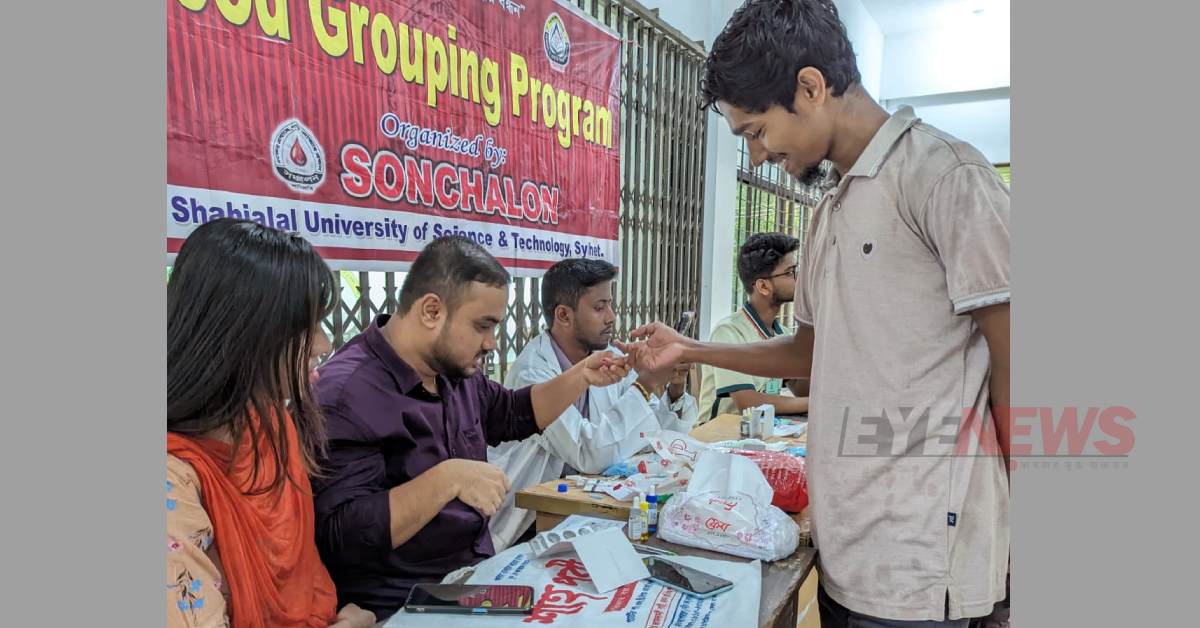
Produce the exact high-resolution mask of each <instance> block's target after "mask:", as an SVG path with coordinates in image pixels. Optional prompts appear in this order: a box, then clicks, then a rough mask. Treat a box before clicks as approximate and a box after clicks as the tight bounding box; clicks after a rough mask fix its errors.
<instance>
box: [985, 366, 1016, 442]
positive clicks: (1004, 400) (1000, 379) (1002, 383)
mask: <svg viewBox="0 0 1200 628" xmlns="http://www.w3.org/2000/svg"><path fill="white" fill-rule="evenodd" d="M996 357H997V356H996V355H995V354H993V358H992V374H991V379H990V381H989V383H988V386H989V388H990V394H991V406H992V419H993V420H994V421H995V423H996V439H997V440H998V441H999V442H1000V451H1001V453H1003V454H1004V461H1005V463H1007V462H1008V461H1009V456H1010V455H1011V451H1012V429H1011V427H1012V425H1011V420H1012V419H1011V417H1012V414H1011V408H1012V406H1011V405H1010V401H1009V398H1008V395H1009V382H1008V378H1009V367H1008V356H1004V359H1002V360H999V359H996Z"/></svg>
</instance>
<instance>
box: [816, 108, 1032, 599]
mask: <svg viewBox="0 0 1200 628" xmlns="http://www.w3.org/2000/svg"><path fill="white" fill-rule="evenodd" d="M830 183H831V184H832V182H830ZM1008 225H1009V193H1008V188H1007V187H1005V185H1004V183H1003V182H1002V181H1001V179H1000V177H999V175H998V174H996V172H995V170H994V169H993V168H992V166H991V165H990V164H989V163H988V162H987V160H986V159H985V158H984V157H983V155H981V154H980V153H979V151H977V150H976V149H974V148H973V147H971V146H970V145H968V144H966V143H964V142H962V141H960V140H958V139H956V138H954V137H951V136H949V135H947V134H945V133H943V132H941V131H939V130H937V129H935V128H933V127H931V126H928V125H926V124H922V123H921V122H920V121H919V120H918V119H917V118H916V117H915V116H914V115H913V112H912V109H910V108H907V107H905V108H903V109H901V110H900V111H898V112H897V113H896V114H894V115H893V116H892V117H891V118H890V119H889V120H888V121H887V123H885V124H884V126H883V127H882V128H881V129H880V130H879V132H878V133H877V134H876V135H875V137H874V138H873V139H872V140H871V142H870V144H869V145H868V146H867V148H866V150H865V151H864V152H863V154H862V156H861V157H859V159H858V161H857V162H856V163H855V164H854V166H853V167H852V168H851V169H850V171H849V172H848V173H846V175H845V176H844V177H841V179H840V180H839V181H837V184H836V186H834V187H832V188H831V189H829V190H828V191H827V192H826V194H825V196H824V197H823V198H822V200H821V202H820V204H819V205H818V207H817V210H816V212H815V213H814V217H813V223H812V225H811V227H810V230H809V233H808V235H807V241H806V245H805V246H804V247H803V254H802V257H801V259H800V260H799V268H798V273H799V274H798V279H797V284H796V319H797V323H799V324H802V325H807V326H810V327H813V329H814V336H815V347H814V355H813V371H812V379H811V382H810V384H811V388H810V395H809V408H810V410H809V434H808V489H809V495H810V498H811V504H812V505H811V508H810V512H811V515H812V525H813V529H812V532H813V538H814V541H815V544H816V545H817V547H818V549H819V551H820V568H821V582H822V584H823V585H824V586H825V587H826V589H827V591H828V593H829V595H830V596H831V597H833V598H834V599H835V600H837V601H838V602H839V603H841V604H842V605H844V606H846V607H847V608H849V609H851V610H854V611H858V612H861V613H865V614H868V615H872V616H876V617H883V618H889V619H900V620H937V619H942V618H944V617H945V606H946V600H947V594H948V595H949V608H950V618H951V619H958V618H962V617H975V616H981V615H985V614H987V613H988V612H990V611H991V609H992V604H993V603H995V602H997V601H999V600H1001V599H1003V597H1004V578H1005V573H1006V571H1007V564H1008V546H1009V524H1008V508H1009V499H1008V478H1007V475H1006V473H1005V470H1004V466H1003V462H1002V460H1001V459H1000V458H999V457H997V456H995V455H986V454H985V455H980V454H979V449H980V447H979V444H980V443H979V438H978V437H972V438H968V439H966V440H965V442H966V443H967V444H968V448H967V449H966V450H965V455H963V454H956V450H957V442H956V441H957V436H956V435H957V434H958V432H959V424H960V422H961V419H962V417H963V416H964V409H974V410H975V411H976V412H978V413H986V415H976V416H986V417H987V420H988V421H990V420H991V413H990V411H989V410H988V375H989V354H988V347H987V342H986V341H985V339H984V337H983V335H982V333H981V332H980V330H979V328H978V326H976V325H975V322H974V320H973V319H972V317H971V316H970V314H969V312H970V311H971V310H974V309H977V308H981V307H985V306H988V305H994V304H997V303H1002V302H1007V301H1008V299H1009V230H1008ZM979 432H980V430H978V429H976V430H974V432H973V433H974V434H976V435H977V434H978V433H979ZM984 438H989V439H990V441H991V442H990V443H985V445H990V447H989V448H988V449H986V451H991V452H995V451H996V448H995V436H994V432H993V431H990V430H989V431H987V436H985V437H984Z"/></svg>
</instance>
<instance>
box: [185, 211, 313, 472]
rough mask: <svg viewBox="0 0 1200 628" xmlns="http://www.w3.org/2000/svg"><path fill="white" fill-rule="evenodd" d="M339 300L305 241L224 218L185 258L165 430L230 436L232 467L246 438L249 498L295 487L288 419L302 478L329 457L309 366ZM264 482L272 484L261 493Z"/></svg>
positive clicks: (190, 241) (202, 229) (198, 237)
mask: <svg viewBox="0 0 1200 628" xmlns="http://www.w3.org/2000/svg"><path fill="white" fill-rule="evenodd" d="M334 298H335V293H334V286H333V273H332V272H331V271H330V270H329V267H328V266H326V264H325V262H324V260H322V259H321V257H320V256H319V255H318V254H317V252H316V250H314V249H313V247H312V245H311V244H310V243H309V242H308V241H307V240H305V239H304V238H302V237H300V236H299V235H295V234H287V233H284V232H282V231H278V230H275V229H271V228H269V227H265V226H263V225H260V224H258V223H256V222H252V221H249V220H235V219H231V218H221V219H218V220H214V221H211V222H208V223H205V224H203V225H201V226H199V227H197V228H196V230H195V231H193V232H192V233H191V235H189V236H188V238H187V240H185V241H184V243H183V246H182V247H181V248H180V249H179V255H178V256H177V257H176V259H175V265H174V267H173V269H172V271H171V277H170V279H169V280H168V282H167V430H168V431H171V432H175V433H179V434H187V435H197V436H203V435H209V434H210V433H211V432H214V431H216V430H227V431H228V433H229V435H230V436H231V437H232V440H233V455H231V456H230V463H231V465H232V462H233V460H235V459H236V458H237V455H236V454H237V451H238V448H239V447H240V446H241V445H242V442H243V436H244V435H246V434H249V436H250V439H249V442H250V443H251V444H250V449H251V455H252V462H253V466H252V471H251V476H250V485H249V487H247V490H246V492H248V493H250V494H262V493H267V492H271V491H274V490H275V489H277V488H279V487H280V486H282V484H283V482H284V481H285V479H286V480H288V481H292V482H296V481H298V480H297V478H292V477H291V476H290V475H289V474H288V472H287V470H288V458H289V454H288V446H287V438H288V437H287V427H286V425H285V424H284V423H283V421H282V418H283V417H284V416H285V415H290V416H291V419H292V422H293V424H294V425H295V428H296V432H297V437H298V440H299V441H300V446H301V455H303V457H304V458H303V461H302V462H303V463H304V465H305V467H306V469H307V470H308V471H310V472H314V471H316V461H317V460H318V459H319V457H320V456H321V455H323V452H324V447H325V423H324V420H323V419H322V417H321V413H320V409H319V408H318V406H317V404H316V403H315V402H314V401H313V400H312V396H311V389H310V387H309V382H308V360H309V354H310V350H311V347H312V345H313V341H314V333H321V332H320V331H319V326H320V324H321V320H322V319H323V318H324V317H325V316H327V315H328V313H329V312H331V311H332V310H333V305H334ZM288 400H291V406H290V407H288V406H287V405H286V404H287V401H288ZM255 416H257V418H258V420H257V421H255V420H254V417H255ZM262 441H265V442H266V443H267V446H266V447H265V448H262V447H259V445H258V444H259V443H260V442H262ZM260 449H267V451H260ZM264 461H265V462H266V463H267V464H269V465H270V466H265V465H264ZM260 476H262V477H266V478H268V479H269V480H268V481H267V482H266V483H264V484H259V478H260Z"/></svg>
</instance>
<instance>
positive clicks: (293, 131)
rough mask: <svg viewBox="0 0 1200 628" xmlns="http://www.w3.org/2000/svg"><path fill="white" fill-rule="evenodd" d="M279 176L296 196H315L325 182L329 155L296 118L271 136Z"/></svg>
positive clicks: (273, 156) (274, 160)
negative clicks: (301, 193)
mask: <svg viewBox="0 0 1200 628" xmlns="http://www.w3.org/2000/svg"><path fill="white" fill-rule="evenodd" d="M271 165H272V166H274V170H275V176H276V177H278V178H279V180H280V181H283V182H284V183H285V184H287V186H288V187H289V188H291V189H292V190H294V191H296V192H303V193H305V194H312V193H313V191H315V190H316V189H317V188H318V187H320V186H321V183H322V181H324V180H325V151H323V150H321V144H320V143H318V142H317V138H316V136H314V135H313V134H312V131H309V130H308V128H307V127H305V126H304V125H303V124H301V123H300V121H299V120H297V119H295V118H292V119H291V120H288V121H286V122H284V123H283V124H281V125H279V128H277V129H275V133H274V134H272V135H271Z"/></svg>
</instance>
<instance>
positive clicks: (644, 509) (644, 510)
mask: <svg viewBox="0 0 1200 628" xmlns="http://www.w3.org/2000/svg"><path fill="white" fill-rule="evenodd" d="M638 510H639V511H640V513H641V519H642V525H641V528H642V536H641V541H642V542H643V543H645V542H646V541H649V540H650V504H647V503H646V502H644V501H641V500H638Z"/></svg>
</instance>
